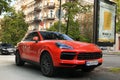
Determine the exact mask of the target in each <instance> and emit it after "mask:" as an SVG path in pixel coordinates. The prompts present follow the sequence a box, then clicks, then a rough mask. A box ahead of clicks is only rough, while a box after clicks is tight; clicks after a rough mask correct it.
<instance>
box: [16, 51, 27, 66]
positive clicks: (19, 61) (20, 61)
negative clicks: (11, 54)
mask: <svg viewBox="0 0 120 80" xmlns="http://www.w3.org/2000/svg"><path fill="white" fill-rule="evenodd" d="M15 62H16V65H17V66H23V65H24V64H25V62H24V61H23V60H22V59H21V57H20V53H19V51H17V52H16V54H15Z"/></svg>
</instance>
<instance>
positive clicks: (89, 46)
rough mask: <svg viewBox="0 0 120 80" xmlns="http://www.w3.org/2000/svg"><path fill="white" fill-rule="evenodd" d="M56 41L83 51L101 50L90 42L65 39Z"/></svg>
mask: <svg viewBox="0 0 120 80" xmlns="http://www.w3.org/2000/svg"><path fill="white" fill-rule="evenodd" d="M58 42H60V43H63V44H66V45H69V46H71V47H73V49H76V50H80V51H83V52H84V51H90V52H92V51H93V52H94V51H101V50H100V48H99V47H97V46H96V45H94V44H91V43H85V42H78V41H66V40H64V41H58Z"/></svg>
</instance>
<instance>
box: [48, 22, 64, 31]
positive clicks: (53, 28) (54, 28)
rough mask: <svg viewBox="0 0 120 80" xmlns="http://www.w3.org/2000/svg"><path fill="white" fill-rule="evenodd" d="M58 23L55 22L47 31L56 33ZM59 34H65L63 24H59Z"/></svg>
mask: <svg viewBox="0 0 120 80" xmlns="http://www.w3.org/2000/svg"><path fill="white" fill-rule="evenodd" d="M58 24H59V22H55V23H54V25H52V26H50V28H49V29H47V30H48V31H58ZM61 33H65V24H63V23H61Z"/></svg>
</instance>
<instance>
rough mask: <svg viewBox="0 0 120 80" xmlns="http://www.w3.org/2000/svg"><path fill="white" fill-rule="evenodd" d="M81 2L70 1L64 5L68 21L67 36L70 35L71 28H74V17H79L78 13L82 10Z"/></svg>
mask: <svg viewBox="0 0 120 80" xmlns="http://www.w3.org/2000/svg"><path fill="white" fill-rule="evenodd" d="M78 5H79V1H78V0H74V1H73V0H69V2H66V3H64V4H63V5H62V7H63V9H64V10H65V11H66V13H65V18H66V19H68V20H67V27H66V34H69V33H68V32H69V27H73V24H71V23H73V22H74V17H75V16H76V15H77V13H78V12H79V10H80V8H79V6H78ZM74 26H75V24H74Z"/></svg>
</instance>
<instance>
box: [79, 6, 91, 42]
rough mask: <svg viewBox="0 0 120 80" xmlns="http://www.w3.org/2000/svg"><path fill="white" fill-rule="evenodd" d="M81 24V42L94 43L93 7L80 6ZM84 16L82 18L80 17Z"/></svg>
mask: <svg viewBox="0 0 120 80" xmlns="http://www.w3.org/2000/svg"><path fill="white" fill-rule="evenodd" d="M80 8H81V10H80V12H79V18H78V19H79V20H78V21H79V23H80V34H81V41H86V42H92V41H93V11H92V9H93V5H91V4H87V5H82V4H80ZM80 15H82V16H80Z"/></svg>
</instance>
